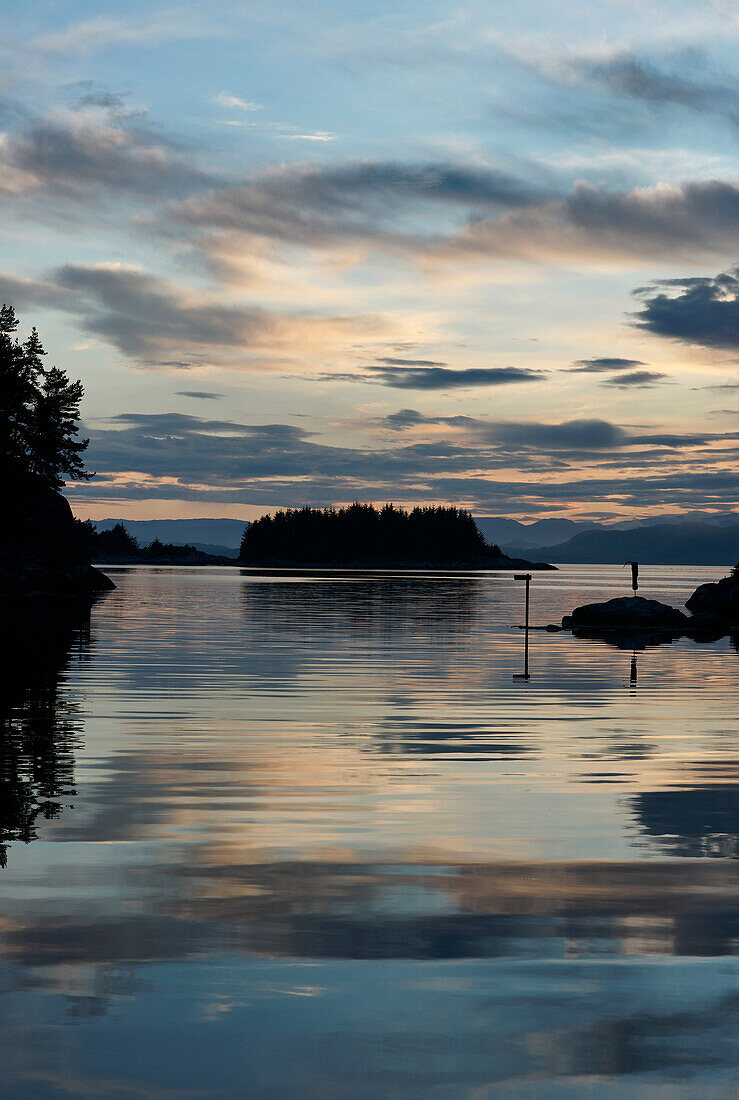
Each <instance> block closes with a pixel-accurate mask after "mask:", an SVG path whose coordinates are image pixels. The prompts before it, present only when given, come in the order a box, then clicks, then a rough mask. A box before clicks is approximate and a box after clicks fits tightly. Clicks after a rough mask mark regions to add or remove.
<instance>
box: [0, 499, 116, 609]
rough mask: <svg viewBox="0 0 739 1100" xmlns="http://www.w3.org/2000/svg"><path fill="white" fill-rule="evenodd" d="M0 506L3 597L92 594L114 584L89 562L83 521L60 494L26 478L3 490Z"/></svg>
mask: <svg viewBox="0 0 739 1100" xmlns="http://www.w3.org/2000/svg"><path fill="white" fill-rule="evenodd" d="M0 510H1V511H2V514H3V517H4V520H5V523H4V529H3V533H2V536H1V537H0V598H2V599H4V600H14V599H27V598H28V597H34V596H35V597H44V598H54V597H63V598H83V599H91V598H93V597H94V596H95V595H96V594H97V593H99V592H102V591H105V590H106V589H110V588H115V585H114V584H113V582H112V581H111V580H109V579H108V577H106V576H105V574H103V573H101V572H100V571H99V570H98V569H95V568H94V567H93V566H92V565H90V557H89V552H88V548H87V544H86V540H85V538H84V535H83V534H82V532H81V530H80V525H79V524H77V523H76V522H75V519H74V517H73V515H72V510H71V508H70V507H69V504H68V503H67V501H66V500H65V499H64V497H62V496H60V494H59V493H55V492H53V491H52V490H50V489H40V488H38V487H37V486H35V485H34V484H33V483H32V482H27V483H25V484H24V485H21V486H14V487H13V488H12V489H11V490H7V489H6V490H5V491H4V492H3V493H2V497H0Z"/></svg>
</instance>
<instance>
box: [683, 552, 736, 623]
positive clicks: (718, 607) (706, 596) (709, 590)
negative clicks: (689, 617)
mask: <svg viewBox="0 0 739 1100" xmlns="http://www.w3.org/2000/svg"><path fill="white" fill-rule="evenodd" d="M685 606H686V607H687V609H688V611H690V612H692V614H693V615H694V616H698V615H701V616H702V615H711V616H713V617H715V618H717V619H720V620H722V621H723V622H725V623H739V566H735V567H734V569H733V570H732V572H731V574H730V575H729V576H728V577H724V578H723V579H722V580H720V581H715V582H713V583H710V584H701V585H699V586H698V587H697V588H696V590H695V592H694V593H693V595H692V596H691V597H690V599H689V600H686V602H685Z"/></svg>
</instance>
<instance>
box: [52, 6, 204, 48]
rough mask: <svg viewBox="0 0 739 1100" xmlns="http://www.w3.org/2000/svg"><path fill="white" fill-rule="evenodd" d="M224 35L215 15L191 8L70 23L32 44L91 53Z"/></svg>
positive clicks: (96, 18) (100, 17)
mask: <svg viewBox="0 0 739 1100" xmlns="http://www.w3.org/2000/svg"><path fill="white" fill-rule="evenodd" d="M221 33H222V29H221V28H220V27H219V23H218V20H217V19H216V18H215V17H214V15H213V12H212V11H210V12H209V13H208V16H207V18H201V17H200V16H199V15H198V13H197V10H196V9H195V8H193V7H191V6H187V7H178V8H169V9H165V10H160V11H159V12H157V13H155V14H154V15H151V16H150V17H149V18H146V17H141V16H138V17H136V18H134V19H131V20H128V21H127V20H124V19H111V18H109V17H108V16H104V15H101V16H96V17H95V18H93V19H85V20H82V21H80V22H78V23H70V24H69V26H68V27H65V28H64V29H63V30H61V31H53V32H51V33H50V34H44V35H41V36H40V37H39V38H37V39H36V40H35V41H34V43H33V45H34V47H35V48H36V49H37V50H39V51H41V52H42V53H48V54H88V53H95V52H97V51H98V50H105V49H107V48H108V47H110V46H115V47H120V46H143V47H148V48H151V47H152V46H156V45H159V43H161V42H177V41H182V40H187V39H198V38H209V37H215V36H217V35H219V34H221Z"/></svg>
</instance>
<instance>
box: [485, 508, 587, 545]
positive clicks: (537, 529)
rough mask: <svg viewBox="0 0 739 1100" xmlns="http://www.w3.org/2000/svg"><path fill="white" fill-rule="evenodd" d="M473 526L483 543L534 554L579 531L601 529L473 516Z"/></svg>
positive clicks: (549, 521) (569, 522)
mask: <svg viewBox="0 0 739 1100" xmlns="http://www.w3.org/2000/svg"><path fill="white" fill-rule="evenodd" d="M475 523H476V524H477V526H478V528H479V529H480V531H481V532H482V534H483V536H484V538H485V539H487V541H488V542H490V543H497V544H498V545H499V546H504V547H505V546H516V547H518V548H519V549H520V550H535V549H538V547H540V546H551V545H555V544H558V543H560V542H564V541H565V539H569V538H572V537H573V535H577V534H579V533H580V532H581V531H591V530H594V529H596V528H598V529H599V528H600V527H601V526H602V524H600V523H590V522H587V521H584V520H583V521H580V520H573V519H537V520H534V522H533V523H522V522H521V521H520V520H517V519H508V517H507V516H475Z"/></svg>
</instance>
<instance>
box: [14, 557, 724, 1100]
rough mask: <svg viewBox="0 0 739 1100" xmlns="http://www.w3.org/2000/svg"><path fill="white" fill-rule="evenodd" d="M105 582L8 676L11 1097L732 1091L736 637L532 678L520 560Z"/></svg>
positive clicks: (563, 582)
mask: <svg viewBox="0 0 739 1100" xmlns="http://www.w3.org/2000/svg"><path fill="white" fill-rule="evenodd" d="M618 571H619V570H617V572H618ZM116 580H117V581H118V582H119V588H118V590H117V591H116V592H114V593H111V594H110V597H109V598H108V599H106V601H105V604H104V605H103V606H102V607H99V608H98V609H97V610H96V612H95V637H96V644H95V647H94V649H92V650H91V651H89V652H87V649H86V645H87V643H85V642H84V641H82V642H79V641H74V639H72V642H73V644H72V648H71V649H70V639H69V638H67V639H66V640H64V639H62V642H61V644H59V645H57V643H56V642H55V643H53V644H52V645H51V646H50V647H49V657H48V670H47V673H45V674H44V675H42V676H40V677H39V678H38V680H37V681H36V683H35V685H30V686H27V687H26V688H25V689H24V691H25V694H23V692H19V691H16V695H15V697H14V699H12V700H11V699H9V696H6V698H5V702H4V706H5V710H4V714H5V723H6V724H5V726H4V727H3V728H4V729H12V731H14V732H13V734H12V737H11V738H10V739H9V740H7V739H6V742H7V744H8V745H11V747H12V746H15V747H12V751H10V752H8V753H7V754H6V755H7V759H8V760H9V761H10V763H8V764H7V765H6V764H5V763H3V773H2V774H3V776H6V775H8V776H11V777H14V776H16V775H17V776H19V777H20V779H19V780H18V781H17V782H16V780H15V779H13V782H12V784H11V786H12V789H13V790H15V789H16V788H18V786H19V784H20V785H21V786H22V784H23V783H28V782H29V781H28V780H27V778H26V777H27V776H32V777H36V778H34V779H33V782H34V783H36V786H35V787H33V784H31V786H32V787H33V789H32V795H31V796H29V798H28V799H27V800H26V805H28V806H29V807H31V810H30V813H31V815H32V821H31V826H32V830H33V831H34V833H35V835H37V838H38V839H37V840H36V842H35V843H34V844H33V845H31V846H29V848H20V847H18V848H16V849H15V850H14V852H13V858H11V859H10V861H9V866H8V868H7V869H6V871H5V872H3V878H2V884H3V892H2V893H0V1015H1V1017H2V1019H3V1021H4V1026H3V1028H2V1029H0V1058H2V1059H3V1065H4V1078H3V1085H2V1088H1V1089H0V1091H2V1092H3V1095H8V1096H10V1097H22V1098H23V1100H25V1098H26V1097H31V1096H32V1097H34V1100H36V1098H42V1100H46V1098H47V1097H48V1098H49V1100H51V1098H52V1097H54V1098H56V1097H58V1096H59V1095H70V1094H71V1095H80V1094H90V1095H100V1096H103V1097H108V1096H109V1097H116V1098H118V1097H123V1096H125V1097H129V1096H131V1097H141V1098H144V1097H145V1098H147V1100H150V1098H151V1097H157V1098H159V1097H164V1096H166V1097H167V1098H168V1100H172V1098H173V1097H177V1098H179V1097H183V1098H185V1097H186V1098H187V1100H191V1098H192V1097H194V1096H197V1097H198V1098H199V1100H202V1098H203V1097H207V1098H208V1100H210V1098H213V1100H216V1098H217V1100H221V1098H222V1097H227V1098H234V1100H235V1098H237V1097H242V1096H244V1095H245V1094H249V1095H255V1096H269V1097H275V1098H282V1097H292V1096H307V1097H321V1100H323V1098H324V1097H328V1098H334V1097H336V1098H338V1097H343V1096H346V1095H350V1094H351V1095H356V1096H357V1097H361V1098H365V1097H367V1098H374V1097H382V1098H383V1100H384V1098H385V1097H404V1098H405V1097H418V1098H420V1097H426V1096H429V1095H431V1096H433V1095H437V1096H444V1097H447V1096H450V1097H453V1098H457V1097H459V1098H462V1097H469V1096H470V1095H472V1094H475V1095H480V1096H493V1095H494V1096H496V1097H497V1096H498V1095H500V1096H504V1097H506V1098H510V1097H521V1098H523V1097H526V1100H532V1098H535V1100H552V1098H557V1100H560V1098H564V1097H567V1098H568V1100H569V1098H570V1097H575V1098H577V1097H583V1098H585V1097H588V1100H591V1098H592V1096H593V1095H594V1092H593V1089H594V1088H595V1089H596V1090H598V1089H600V1087H601V1085H603V1087H604V1089H605V1090H606V1091H603V1092H602V1095H603V1097H604V1098H606V1100H626V1098H630V1097H632V1096H640V1095H645V1096H649V1095H650V1092H649V1091H648V1090H651V1089H652V1088H654V1089H656V1090H658V1091H656V1092H654V1095H655V1096H657V1095H659V1096H660V1100H662V1097H666V1098H668V1100H676V1098H677V1097H679V1098H680V1100H688V1098H691V1100H692V1097H694V1096H700V1097H701V1098H709V1097H713V1096H715V1097H717V1098H718V1097H719V1096H720V1097H721V1098H722V1100H723V1098H724V1097H725V1096H727V1095H731V1088H732V1087H733V1080H734V1070H735V1067H736V1054H737V1048H736V1043H737V1034H738V1032H737V1029H736V1028H735V1016H736V982H737V978H739V963H738V962H737V957H736V956H737V945H738V944H739V897H738V896H737V892H736V862H735V857H736V854H737V846H736V840H737V834H738V833H739V826H738V824H737V819H736V809H735V807H736V787H735V782H734V779H732V775H734V776H735V762H736V761H735V744H734V735H733V726H734V722H735V717H734V716H735V695H736V690H735V689H736V672H737V665H736V654H735V653H734V652H733V650H731V649H730V645H729V643H728V641H724V642H719V643H715V644H713V645H709V646H703V647H696V646H695V645H694V644H693V643H692V642H689V641H684V642H682V641H681V642H675V643H674V644H673V645H672V646H670V647H664V646H659V647H654V648H652V647H650V648H649V652H648V654H647V655H641V654H638V653H637V652H635V651H634V650H632V651H630V652H625V651H622V650H620V649H618V648H613V647H610V646H607V645H599V646H596V645H592V644H587V643H586V642H584V641H581V640H579V639H573V638H572V637H571V636H569V635H566V634H554V635H550V634H546V633H545V632H541V633H537V635H536V654H535V671H536V676H535V678H534V679H533V680H532V681H531V683H530V684H529V685H527V687H526V690H525V691H522V690H521V689H520V687H518V686H516V685H514V684H513V683H512V679H511V677H512V673H513V672H514V671H517V670H518V669H519V668H520V663H521V657H522V644H521V643H522V639H521V634H520V632H519V631H517V630H515V629H513V627H515V625H516V624H517V623H518V622H520V616H521V592H520V586H518V587H515V586H513V585H512V584H510V583H509V582H508V581H507V580H506V579H505V578H497V577H488V578H482V577H460V576H451V577H448V578H447V577H445V578H442V579H441V581H439V582H438V583H436V582H430V581H429V580H428V579H427V578H421V577H402V576H400V577H399V576H393V575H386V576H380V577H378V578H377V579H375V580H373V581H372V582H371V583H370V584H367V583H365V582H364V581H362V582H361V583H360V581H359V580H358V578H356V577H351V576H346V575H344V576H342V577H336V578H325V577H320V578H319V577H309V578H304V579H303V580H300V579H297V578H294V579H285V578H284V577H283V578H278V579H275V578H268V577H258V576H254V575H253V574H249V575H247V576H246V577H242V576H241V575H239V574H238V573H237V572H236V571H235V570H234V571H233V572H231V573H225V572H224V574H223V575H222V576H221V575H219V574H217V573H208V572H201V573H194V574H193V573H187V572H179V573H177V572H167V571H166V570H158V571H157V572H156V573H152V574H147V573H146V572H145V571H132V572H131V573H128V574H126V573H125V572H123V573H122V574H121V575H120V576H117V578H116ZM545 583H546V585H548V586H549V587H547V588H544V585H545ZM568 583H571V582H570V581H568V577H567V574H566V573H564V572H563V574H561V575H560V576H559V577H554V578H548V579H547V580H546V582H545V581H544V579H542V580H541V581H539V580H538V579H537V586H536V588H535V591H534V607H535V608H536V617H537V619H542V620H543V621H545V622H546V621H547V620H551V619H554V618H556V612H555V611H554V608H556V607H557V606H559V607H560V608H562V606H563V605H564V607H565V608H567V607H569V606H572V605H573V604H574V603H576V602H583V600H582V599H579V600H578V599H577V597H575V598H573V597H572V594H571V592H570V591H569V590H563V587H562V586H565V588H566V586H567V584H568ZM668 583H671V581H670V578H669V577H668V578H666V579H665V584H666V585H667V584H668ZM557 585H559V586H560V588H559V589H557ZM540 586H541V591H540V590H539V588H540ZM685 587H686V589H687V591H690V590H692V588H693V587H695V582H694V580H693V578H691V580H690V583H688V582H686V585H685ZM77 652H80V653H82V652H86V657H85V660H84V661H74V660H71V659H70V653H71V654H72V655H74V654H75V653H77ZM637 660H638V661H639V662H640V667H639V668H638V671H637V670H636V668H635V666H636V663H637ZM630 665H631V668H630ZM7 679H8V680H9V682H10V683H13V682H16V683H20V682H21V680H22V675H21V673H20V672H19V671H18V670H17V669H15V670H12V675H10V676H9V677H8V678H7ZM637 679H638V690H635V688H636V681H637ZM4 690H6V691H7V690H8V688H7V685H6V688H5V689H4ZM8 708H9V709H8ZM31 713H35V714H37V715H43V716H45V717H44V722H45V723H46V725H43V723H41V725H37V727H35V728H36V729H37V731H39V732H37V733H36V734H34V733H33V728H32V727H29V726H28V725H26V726H22V724H21V725H19V722H20V720H21V718H22V716H23V715H26V717H27V716H28V715H29V714H31ZM24 720H25V719H24ZM83 720H84V740H83V738H82V736H81V735H82V732H83V730H82V723H83ZM14 723H15V724H14ZM21 729H24V730H26V732H25V734H23V735H21V732H20V731H21ZM43 730H46V733H43ZM39 745H43V746H45V747H44V748H43V751H41V750H39V751H37V747H38V746H39ZM75 756H76V763H75V760H74V757H75ZM5 759H6V757H5V756H4V757H3V760H5ZM42 760H46V761H47V765H44V767H41V765H40V761H42ZM16 761H19V763H18V764H16V763H15V762H16ZM34 768H36V771H34ZM14 769H15V770H14ZM65 769H66V770H65ZM75 772H76V782H75ZM49 776H51V779H50V778H49ZM44 783H45V784H46V785H45V786H44ZM24 789H25V788H24ZM75 789H76V790H77V791H78V793H77V794H76V795H75V796H74V798H73V801H74V805H75V812H74V813H66V812H65V813H63V814H62V815H61V816H60V817H58V819H55V820H52V821H50V822H49V823H48V827H45V828H42V827H41V817H42V814H41V813H40V812H37V811H36V810H35V807H41V806H43V805H44V804H45V803H49V804H56V807H57V810H55V812H57V811H58V807H59V806H64V805H66V804H67V802H68V801H69V799H70V798H71V797H72V796H71V792H72V791H74V790H75ZM52 791H56V792H57V793H56V794H53V795H52V794H51V793H48V792H52ZM44 792H47V793H44ZM60 792H62V793H60ZM63 792H69V793H68V794H64V793H63ZM34 813H35V816H33V814H34ZM27 819H28V815H26V818H19V817H18V816H17V815H16V816H15V817H14V818H13V820H14V822H15V823H16V824H14V825H13V828H16V829H17V828H18V825H17V822H18V821H19V820H27ZM34 822H35V824H34ZM4 829H5V826H4ZM3 835H4V836H6V838H7V836H8V831H7V830H6V831H5V832H4V834H3ZM10 835H11V838H16V837H17V835H18V834H17V833H11V834H10ZM706 857H711V858H706ZM62 1023H64V1024H67V1025H69V1026H68V1027H66V1028H62V1027H60V1026H59V1025H60V1024H62ZM676 1082H677V1084H676ZM645 1090H647V1091H645ZM676 1090H677V1091H676ZM598 1095H599V1100H600V1093H599V1094H598Z"/></svg>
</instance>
